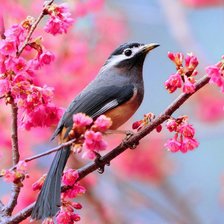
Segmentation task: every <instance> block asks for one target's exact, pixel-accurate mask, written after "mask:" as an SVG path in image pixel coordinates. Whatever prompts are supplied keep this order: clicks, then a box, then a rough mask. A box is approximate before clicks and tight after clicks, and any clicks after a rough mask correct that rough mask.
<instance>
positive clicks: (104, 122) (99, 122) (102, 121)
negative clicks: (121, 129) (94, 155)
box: [94, 115, 112, 132]
mask: <svg viewBox="0 0 224 224" xmlns="http://www.w3.org/2000/svg"><path fill="white" fill-rule="evenodd" d="M111 125H112V120H111V118H109V117H106V116H105V115H100V116H99V117H98V118H97V119H96V120H95V122H94V128H95V129H96V130H97V131H100V132H105V131H107V130H108V129H109V128H110V127H111Z"/></svg>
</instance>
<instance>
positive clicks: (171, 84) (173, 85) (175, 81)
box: [165, 73, 182, 93]
mask: <svg viewBox="0 0 224 224" xmlns="http://www.w3.org/2000/svg"><path fill="white" fill-rule="evenodd" d="M181 85H182V79H181V76H180V75H179V74H178V73H175V74H173V75H171V76H170V77H169V79H168V80H167V81H166V82H165V88H166V89H167V90H168V92H169V93H173V92H174V91H175V90H176V89H177V88H180V87H181Z"/></svg>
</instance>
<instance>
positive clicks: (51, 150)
mask: <svg viewBox="0 0 224 224" xmlns="http://www.w3.org/2000/svg"><path fill="white" fill-rule="evenodd" d="M75 141H76V139H72V140H70V141H68V142H65V143H63V144H61V145H58V146H56V147H54V148H52V149H49V150H48V151H46V152H43V153H39V154H37V155H34V156H31V157H28V158H26V159H24V160H23V161H24V162H30V161H32V160H34V159H39V158H41V157H44V156H46V155H50V154H51V153H53V152H57V151H59V150H60V149H62V148H63V147H65V146H69V145H72V143H74V142H75ZM14 169H16V165H15V166H13V167H11V168H9V170H14ZM3 176H4V175H1V174H0V177H3Z"/></svg>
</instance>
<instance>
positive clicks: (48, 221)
mask: <svg viewBox="0 0 224 224" xmlns="http://www.w3.org/2000/svg"><path fill="white" fill-rule="evenodd" d="M42 224H55V222H54V220H53V218H47V219H44V221H43V222H42Z"/></svg>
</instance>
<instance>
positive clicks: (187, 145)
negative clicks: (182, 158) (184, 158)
mask: <svg viewBox="0 0 224 224" xmlns="http://www.w3.org/2000/svg"><path fill="white" fill-rule="evenodd" d="M198 146H199V143H198V141H197V140H196V139H194V138H183V141H182V143H181V147H180V151H181V152H183V153H186V152H187V151H189V150H193V149H195V148H197V147H198Z"/></svg>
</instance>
